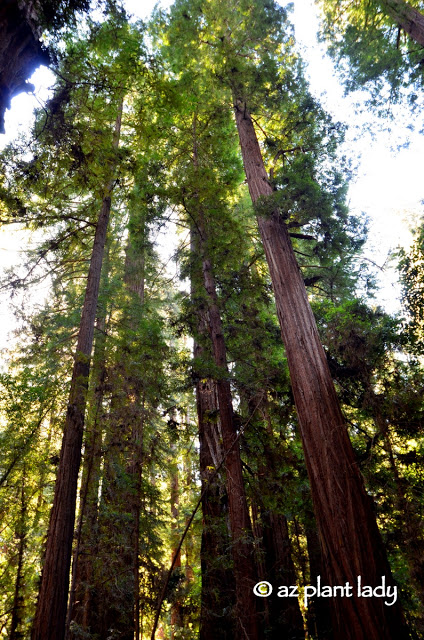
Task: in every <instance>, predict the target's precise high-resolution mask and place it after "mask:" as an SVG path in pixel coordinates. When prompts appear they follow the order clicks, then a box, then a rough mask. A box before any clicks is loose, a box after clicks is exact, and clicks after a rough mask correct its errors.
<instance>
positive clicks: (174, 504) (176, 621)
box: [170, 415, 183, 640]
mask: <svg viewBox="0 0 424 640" xmlns="http://www.w3.org/2000/svg"><path fill="white" fill-rule="evenodd" d="M170 418H171V420H173V419H174V418H173V416H172V415H171V416H170ZM175 449H176V447H175V444H172V445H171V456H172V463H171V468H170V475H171V517H172V521H171V547H172V548H171V562H173V563H174V571H175V572H176V573H177V574H180V572H181V549H179V548H178V543H179V538H180V536H179V534H178V520H179V478H178V464H177V463H176V461H175ZM177 589H178V585H177ZM182 626H183V623H182V618H181V602H180V600H179V598H178V593H177V595H176V597H175V599H173V602H172V605H171V640H174V638H175V632H177V636H178V631H179V630H180V629H181V628H182Z"/></svg>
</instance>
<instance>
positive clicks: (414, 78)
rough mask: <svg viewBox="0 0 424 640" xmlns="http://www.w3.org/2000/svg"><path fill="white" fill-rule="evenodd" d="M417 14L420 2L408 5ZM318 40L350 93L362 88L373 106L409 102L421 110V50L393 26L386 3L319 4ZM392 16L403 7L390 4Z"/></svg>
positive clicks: (324, 0) (341, 0) (331, 0)
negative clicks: (326, 46) (337, 67)
mask: <svg viewBox="0 0 424 640" xmlns="http://www.w3.org/2000/svg"><path fill="white" fill-rule="evenodd" d="M408 4H409V6H412V7H414V8H416V9H418V11H421V13H422V9H423V5H422V2H420V1H412V2H411V1H410V2H409V3H408ZM319 5H320V7H321V9H322V13H323V26H322V38H323V39H325V40H326V42H327V44H328V50H329V53H330V55H331V56H332V57H333V58H334V59H335V60H336V62H337V64H338V66H339V69H340V70H341V71H342V74H343V78H344V81H345V84H346V87H347V89H348V90H355V89H357V88H358V87H362V86H365V87H367V88H369V89H370V90H371V93H372V98H373V100H374V101H375V102H376V103H377V104H379V105H380V104H381V103H382V100H383V101H385V100H387V96H388V93H389V94H390V100H394V99H396V98H402V97H405V96H406V98H407V100H408V102H409V104H410V105H411V106H412V107H413V106H415V105H417V106H418V105H419V104H420V103H421V100H420V98H419V96H420V93H421V88H422V83H423V61H422V58H423V50H422V47H421V46H420V45H419V44H417V42H415V41H414V40H413V39H412V38H411V37H410V36H409V35H408V34H406V33H405V32H404V31H403V30H402V28H401V27H400V26H399V25H398V23H397V22H396V19H395V17H394V14H393V13H392V12H391V11H390V10H389V9H388V7H389V6H390V2H381V1H377V0H371V1H370V0H360V1H359V2H348V1H347V0H346V1H345V0H320V1H319ZM393 7H394V10H395V12H396V11H399V12H401V11H402V3H397V4H396V3H393Z"/></svg>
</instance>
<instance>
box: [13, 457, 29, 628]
mask: <svg viewBox="0 0 424 640" xmlns="http://www.w3.org/2000/svg"><path fill="white" fill-rule="evenodd" d="M26 512H27V506H26V497H25V468H24V470H23V475H22V485H21V513H20V517H19V524H18V528H17V531H16V536H17V538H18V540H19V544H18V567H17V570H16V580H15V593H14V596H13V609H12V620H11V624H10V636H9V640H23V637H24V635H23V633H21V630H20V628H21V625H22V622H23V618H24V611H25V601H24V594H23V587H24V553H25V546H26V523H25V519H26Z"/></svg>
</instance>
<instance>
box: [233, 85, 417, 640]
mask: <svg viewBox="0 0 424 640" xmlns="http://www.w3.org/2000/svg"><path fill="white" fill-rule="evenodd" d="M235 98H236V99H235V117H236V123H237V128H238V133H239V138H240V146H241V151H242V156H243V162H244V168H245V172H246V178H247V183H248V187H249V191H250V196H251V198H252V201H253V203H255V202H257V200H258V199H259V198H261V197H265V198H266V197H271V196H272V193H273V191H272V188H271V186H270V184H269V181H268V176H267V173H266V170H265V166H264V163H263V159H262V155H261V150H260V147H259V143H258V140H257V137H256V133H255V129H254V126H253V122H252V119H251V117H250V114H249V112H248V109H247V106H246V104H245V102H244V101H243V100H240V99H238V96H235ZM258 226H259V231H260V234H261V238H262V243H263V246H264V249H265V255H266V258H267V262H268V266H269V270H270V275H271V280H272V284H273V289H274V294H275V301H276V307H277V314H278V319H279V322H280V327H281V333H282V337H283V342H284V345H285V348H286V354H287V360H288V365H289V369H290V376H291V381H292V388H293V394H294V398H295V403H296V408H297V413H298V417H299V426H300V433H301V438H302V444H303V449H304V454H305V460H306V466H307V469H308V475H309V480H310V484H311V491H312V497H313V502H314V510H315V514H316V519H317V523H318V528H319V532H320V540H321V546H322V552H323V560H324V565H325V571H326V580H327V581H328V583H329V584H330V585H333V586H336V585H340V586H343V585H345V584H346V583H349V584H350V585H352V587H353V589H352V591H353V594H352V597H350V598H331V605H332V614H333V624H334V634H335V638H337V639H339V638H340V639H343V640H381V639H382V638H385V640H401V639H402V638H407V637H408V633H407V630H406V626H405V621H404V618H403V614H402V609H401V607H400V604H399V600H398V601H397V602H396V603H395V604H394V605H393V606H390V607H389V606H386V605H384V602H383V600H384V598H377V597H371V598H364V597H358V595H357V589H356V585H357V579H358V576H361V577H362V584H363V585H370V586H372V587H377V586H379V585H381V581H382V576H385V579H386V584H388V585H390V586H392V585H393V579H392V576H391V572H390V567H389V564H388V561H387V557H386V553H385V549H384V546H383V543H382V540H381V537H380V534H379V531H378V529H377V524H376V519H375V515H374V512H373V506H372V503H371V500H370V498H369V496H368V495H367V493H366V491H365V487H364V483H363V480H362V476H361V474H360V472H359V469H358V466H357V463H356V460H355V456H354V453H353V449H352V446H351V443H350V440H349V436H348V433H347V429H346V425H345V420H344V418H343V415H342V413H341V410H340V406H339V403H338V399H337V396H336V392H335V389H334V385H333V381H332V379H331V375H330V371H329V368H328V365H327V360H326V357H325V354H324V350H323V348H322V345H321V342H320V339H319V336H318V331H317V328H316V324H315V319H314V317H313V314H312V310H311V307H310V305H309V302H308V298H307V294H306V289H305V285H304V282H303V278H302V276H301V273H300V269H299V267H298V265H297V262H296V258H295V255H294V252H293V248H292V246H291V242H290V238H289V235H288V231H287V227H286V225H285V224H284V221H283V219H282V217H281V215H280V214H279V212H278V210H275V211H273V212H272V213H270V214H269V215H267V216H266V217H265V216H258Z"/></svg>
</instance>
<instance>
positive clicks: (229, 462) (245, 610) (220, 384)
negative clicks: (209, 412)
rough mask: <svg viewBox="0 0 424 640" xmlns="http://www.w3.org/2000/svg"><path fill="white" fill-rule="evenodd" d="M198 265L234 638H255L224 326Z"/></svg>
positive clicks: (208, 277) (250, 558)
mask: <svg viewBox="0 0 424 640" xmlns="http://www.w3.org/2000/svg"><path fill="white" fill-rule="evenodd" d="M202 268H203V278H204V285H205V289H206V292H207V295H208V307H209V309H208V311H209V331H210V336H211V340H212V349H213V354H214V360H215V364H216V365H217V367H218V368H219V371H220V377H219V379H218V380H217V382H216V386H217V395H218V404H219V416H220V422H221V431H222V441H223V448H224V452H225V453H226V452H227V451H228V452H229V453H228V455H227V458H226V460H225V471H226V483H227V495H228V503H229V511H230V526H231V537H232V543H233V547H232V553H233V562H234V575H235V588H236V623H237V638H240V640H241V639H243V640H244V639H245V638H249V640H257V638H259V629H258V620H257V611H256V602H255V596H254V595H253V587H254V585H255V582H256V576H255V568H254V566H255V565H254V552H253V539H252V528H251V523H250V518H249V511H248V508H247V502H246V494H245V490H244V481H243V473H242V467H241V458H240V449H239V447H238V446H233V444H234V440H235V438H236V436H237V434H236V430H235V428H234V417H233V404H232V397H231V389H230V382H229V380H228V376H229V373H228V367H227V356H226V349H225V341H224V330H223V327H222V322H221V316H220V312H219V308H218V303H217V296H216V289H215V280H214V277H213V273H212V265H211V262H210V260H209V259H208V258H207V257H206V256H204V258H203V265H202Z"/></svg>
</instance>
